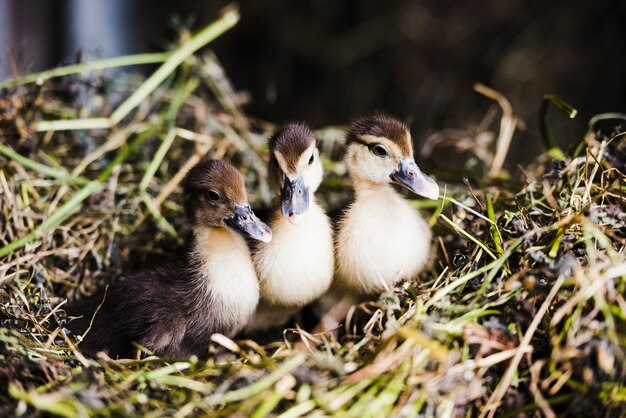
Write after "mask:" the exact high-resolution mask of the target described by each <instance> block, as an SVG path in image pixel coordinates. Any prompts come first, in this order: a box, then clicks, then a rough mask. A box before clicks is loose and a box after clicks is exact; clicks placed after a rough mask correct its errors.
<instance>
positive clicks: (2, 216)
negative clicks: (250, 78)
mask: <svg viewBox="0 0 626 418" xmlns="http://www.w3.org/2000/svg"><path fill="white" fill-rule="evenodd" d="M229 16H230V17H229ZM229 18H232V16H231V15H230V14H227V17H226V18H225V19H229ZM223 20H224V19H222V23H223ZM235 20H236V19H235ZM181 39H183V40H184V42H182V43H181V46H180V47H179V48H177V49H176V50H175V51H174V52H172V53H170V54H165V55H163V54H161V55H158V56H156V55H155V56H149V57H148V58H146V57H145V56H140V58H141V59H140V58H137V60H136V61H133V57H127V58H125V59H126V61H123V62H125V63H128V61H130V63H133V62H136V63H139V62H147V61H149V60H151V59H152V60H157V61H159V62H163V61H165V62H166V63H167V62H169V61H168V60H169V59H170V58H171V57H172V56H176V54H178V53H179V52H180V51H181V50H185V48H187V50H186V51H187V53H186V55H184V54H183V55H184V56H182V57H181V56H179V58H180V59H179V61H178V62H177V63H175V65H173V64H172V66H171V67H168V71H163V72H162V73H161V75H160V76H159V77H157V78H155V77H154V76H152V77H149V78H148V79H147V80H143V79H141V78H138V77H134V76H130V75H129V73H128V72H124V71H121V70H119V69H116V68H113V69H108V70H106V71H105V70H101V69H98V72H95V71H90V72H84V71H79V70H85V69H93V68H103V67H106V65H101V66H100V67H97V66H95V67H93V66H92V67H87V66H85V67H80V66H77V67H76V71H78V72H75V73H74V74H70V75H65V76H64V77H62V78H54V79H50V78H49V77H48V76H49V75H48V76H42V77H43V78H42V77H40V82H39V83H37V84H24V85H13V86H9V87H7V86H6V85H4V86H3V87H4V89H3V90H0V101H1V103H2V104H1V105H0V128H1V129H2V136H1V137H0V167H1V168H0V222H1V223H0V295H1V298H2V304H1V306H0V376H1V377H0V399H1V400H2V403H1V406H0V414H2V415H12V416H17V415H21V414H26V415H29V416H30V415H39V414H42V413H50V414H52V415H60V416H88V415H107V416H110V415H150V416H160V415H167V416H172V415H174V416H187V415H202V414H210V415H215V416H227V415H238V416H254V417H264V416H276V415H280V416H282V417H297V416H304V415H306V416H316V415H317V416H321V415H324V416H326V415H339V416H360V417H364V416H388V415H393V416H416V415H418V414H421V415H423V416H438V417H445V416H493V415H494V414H497V415H498V416H538V415H544V416H548V417H550V416H556V415H571V416H582V415H586V416H619V415H620V414H621V413H622V412H621V411H622V410H624V408H626V387H625V386H624V381H625V380H626V368H625V364H626V362H625V355H626V349H625V347H626V317H625V315H626V300H625V295H626V280H625V277H626V259H625V254H624V244H625V240H626V237H625V234H624V230H625V227H626V225H625V224H626V215H625V208H626V204H625V203H626V202H625V200H624V199H625V193H624V191H625V188H626V183H625V178H626V177H625V174H624V172H625V171H626V169H625V167H626V142H625V141H624V136H623V134H618V133H617V132H611V133H609V134H606V133H605V134H602V133H595V132H594V131H593V130H592V131H591V132H590V134H589V135H587V137H586V138H585V141H584V142H582V143H581V145H580V146H579V147H578V148H577V149H576V150H575V151H573V152H572V153H571V154H570V155H569V157H567V158H566V159H565V160H564V161H558V160H551V159H550V158H549V157H548V156H547V155H543V156H541V157H539V158H538V159H537V161H536V163H535V164H533V165H531V166H530V167H527V168H525V169H524V170H522V176H521V178H519V176H518V175H517V174H511V175H510V176H509V178H513V179H516V178H519V180H503V178H504V177H505V176H504V173H503V172H502V171H501V167H502V164H503V161H504V156H503V154H506V149H505V150H503V149H502V148H501V147H504V146H506V147H508V143H509V142H510V140H511V136H512V135H513V132H512V129H515V126H514V125H515V124H516V123H518V122H519V121H517V120H516V118H515V117H514V115H513V114H512V111H511V109H510V106H509V108H508V111H506V109H505V114H506V115H505V116H506V118H507V119H506V120H505V119H504V118H503V119H502V120H501V121H499V120H497V119H494V118H493V117H492V118H491V119H489V118H487V119H486V121H487V122H485V123H484V124H482V125H481V129H480V130H479V132H475V133H473V134H472V135H470V136H468V137H466V138H463V140H462V143H460V142H457V143H456V145H457V146H461V147H462V148H463V149H465V150H470V152H471V153H473V154H474V155H477V158H478V159H479V160H481V161H483V162H484V163H485V164H486V166H484V172H485V176H484V178H478V179H476V181H475V183H476V184H474V185H473V187H470V184H469V183H467V185H466V186H464V187H460V186H449V187H448V189H447V193H448V195H447V197H446V198H445V199H443V200H442V201H440V202H439V203H438V204H437V206H432V205H431V206H430V207H431V209H432V210H434V213H433V214H432V217H431V221H432V223H433V225H435V232H436V236H437V239H436V241H435V244H434V256H433V259H434V260H435V261H434V263H433V265H432V266H431V268H430V269H429V270H428V271H426V272H424V273H423V274H422V276H421V277H420V278H419V280H417V279H416V280H415V281H412V282H410V283H406V284H405V285H404V286H402V287H400V288H398V289H395V290H394V291H393V292H388V293H386V294H383V295H381V297H380V298H379V299H378V300H377V301H371V302H368V303H365V304H363V305H362V306H359V307H356V308H355V312H354V313H355V315H353V316H352V317H359V318H360V319H359V320H358V321H357V320H351V319H350V320H348V322H347V323H346V324H345V332H344V333H342V336H341V337H339V339H336V338H334V337H333V336H330V335H317V336H309V335H307V334H306V333H305V332H303V331H302V332H301V331H299V330H290V331H288V332H286V334H285V335H286V336H287V338H286V339H285V340H284V341H283V340H281V339H280V338H279V339H278V340H277V341H276V342H275V343H271V344H268V345H265V346H261V345H259V344H257V343H256V342H254V341H251V340H242V341H236V342H234V341H230V340H228V339H225V338H223V337H221V338H220V337H216V338H214V341H212V342H211V352H212V353H213V355H212V356H211V358H210V360H208V361H207V362H200V361H198V360H197V359H159V358H155V357H147V358H142V359H136V360H113V359H110V358H108V357H107V356H105V355H100V356H98V357H97V358H90V357H88V356H86V355H83V354H81V352H80V349H79V348H77V347H80V345H78V346H77V344H76V341H74V340H73V339H71V338H68V337H66V335H65V333H64V331H63V329H61V328H56V327H55V326H54V325H53V324H54V323H55V322H58V321H60V320H62V317H63V314H62V309H63V302H64V301H65V300H66V299H70V300H71V299H73V298H74V297H75V296H76V295H77V294H81V295H84V294H91V293H93V292H94V291H95V290H96V289H97V288H99V287H102V286H103V285H104V284H105V283H109V282H110V281H111V280H114V279H115V278H116V277H117V276H119V275H120V274H121V273H122V272H126V271H129V270H133V269H136V268H139V267H142V266H145V265H148V264H149V263H150V261H151V260H154V259H156V258H160V259H162V258H168V257H175V256H176V254H177V252H178V251H180V247H181V244H182V242H183V241H184V238H185V236H186V233H187V229H186V225H185V222H184V219H183V214H182V208H181V206H180V202H181V200H180V194H179V191H178V188H177V185H178V183H179V182H180V181H181V177H182V175H183V174H184V173H185V172H186V170H188V168H189V167H190V166H192V165H193V164H194V163H195V162H196V161H197V160H198V158H200V156H202V155H204V154H205V153H206V152H208V153H209V154H210V155H213V156H215V157H218V158H227V159H229V160H232V161H234V162H236V164H237V166H238V167H240V168H241V170H242V171H243V172H244V173H245V175H246V178H247V181H248V185H249V189H250V190H255V192H254V193H252V196H251V201H253V202H255V203H256V204H257V206H263V205H265V204H267V203H268V202H269V198H270V196H269V194H268V191H267V189H266V188H265V186H264V185H265V158H266V157H265V154H264V149H265V145H264V142H265V139H266V138H267V135H268V133H269V132H271V130H272V129H273V128H274V127H273V126H271V125H269V124H266V123H263V122H261V121H254V120H250V119H248V118H246V117H245V115H244V114H243V113H242V112H241V110H240V108H239V102H240V97H239V96H238V95H237V94H236V93H235V92H234V90H233V89H232V88H231V87H230V83H229V82H228V80H227V78H226V76H225V75H224V71H223V69H221V67H220V65H219V62H218V61H217V60H216V58H215V57H212V56H211V55H203V56H197V55H196V56H194V55H192V53H193V51H195V49H194V50H193V51H191V50H190V48H188V47H186V45H189V43H190V42H193V40H194V39H195V40H197V39H198V38H197V37H193V38H188V36H187V35H185V36H183V37H181ZM190 39H191V40H190ZM185 40H186V41H185ZM205 41H206V42H208V41H210V39H205ZM206 42H205V43H206ZM196 46H198V45H196ZM199 46H202V45H199ZM199 46H198V47H199ZM196 49H197V48H196ZM157 58H158V59H157ZM115 65H116V63H115V62H114V63H113V64H112V65H111V66H113V67H114V66H115ZM163 65H166V64H163ZM160 68H161V69H162V68H163V67H160ZM158 71H161V70H157V72H158ZM67 72H68V71H65V74H67ZM69 72H71V71H69ZM155 74H156V73H155ZM53 75H54V74H53ZM34 79H35V80H36V78H34ZM151 80H152V81H151ZM25 81H29V80H25ZM146 83H149V84H148V86H147V87H146ZM150 83H151V84H150ZM483 87H484V86H483ZM481 89H482V91H483V92H487V93H488V95H489V97H492V98H494V99H497V100H498V102H499V103H501V104H502V103H505V102H502V99H503V96H501V95H500V94H499V93H497V92H493V91H492V90H489V89H487V90H485V89H484V88H482V87H481ZM136 91H143V93H145V95H144V96H142V98H141V100H136V99H134V101H132V102H130V104H127V103H129V102H128V99H126V97H128V96H129V93H131V92H136ZM209 92H210V94H209ZM133 96H134V94H133V95H130V97H133ZM504 100H505V99H504ZM125 103H126V104H125ZM124 106H126V107H124ZM120 108H122V110H124V109H126V110H125V113H124V112H120V111H119V109H120ZM116 112H117V113H116ZM122 113H124V114H123V115H122ZM110 115H118V116H119V115H122V117H116V118H113V117H111V116H110ZM52 119H59V120H61V122H53V123H50V122H48V121H50V120H52ZM105 120H106V121H107V122H106V123H107V124H108V125H106V126H105V125H98V124H104V122H103V121H105ZM44 121H46V122H44ZM94 121H96V122H94ZM498 122H501V123H502V124H504V123H506V124H507V125H506V126H501V127H500V136H498V135H496V134H495V133H494V132H495V131H497V130H498V127H497V125H498ZM92 123H95V124H96V125H94V126H91V125H90V124H92ZM85 124H86V125H87V127H89V128H90V129H88V130H85V129H75V128H77V127H85ZM494 125H495V126H494ZM503 132H504V134H505V135H504V134H503ZM320 135H321V136H322V137H323V138H324V146H323V154H324V156H325V164H326V167H327V170H328V172H329V176H328V179H327V181H325V183H324V185H323V192H324V193H323V196H324V199H325V201H326V202H327V204H328V205H329V206H330V207H331V208H333V207H335V206H337V205H338V204H339V203H340V202H342V201H345V196H346V193H345V190H346V180H345V177H342V176H341V175H342V173H343V167H342V165H341V164H339V163H337V162H336V161H334V160H333V159H332V158H331V154H332V152H333V149H335V148H336V142H338V141H339V142H340V141H341V135H340V133H339V132H338V131H337V130H336V129H328V130H324V131H321V132H320ZM503 135H504V136H503ZM478 137H482V138H492V140H491V141H486V142H484V143H483V144H482V145H480V143H479V145H480V146H476V145H475V144H476V143H472V140H473V139H476V138H478ZM496 138H498V139H497V140H496ZM468 141H469V142H468ZM492 143H493V144H492ZM503 143H504V144H505V145H501V144H503ZM459 144H460V145H459ZM468 144H474V145H472V146H468ZM495 144H498V146H497V147H496V145H495ZM436 146H437V145H433V147H436ZM557 154H558V153H555V152H551V155H552V156H555V155H557ZM495 156H497V157H496V158H494V157H495ZM557 156H558V155H557ZM494 160H495V164H496V167H495V168H494V166H493V165H492V164H493V162H494ZM487 173H489V175H487ZM415 204H416V205H417V206H422V207H424V206H426V204H425V203H424V202H421V201H416V202H415ZM356 314H358V315H356ZM363 318H364V319H363ZM299 337H302V338H303V339H304V340H305V341H306V342H307V345H306V347H308V348H300V345H295V344H293V342H294V341H296V340H298V339H299Z"/></svg>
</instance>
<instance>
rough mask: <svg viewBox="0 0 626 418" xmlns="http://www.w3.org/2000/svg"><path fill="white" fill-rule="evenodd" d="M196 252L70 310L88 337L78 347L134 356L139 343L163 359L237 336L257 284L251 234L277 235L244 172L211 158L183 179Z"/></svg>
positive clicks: (74, 324)
mask: <svg viewBox="0 0 626 418" xmlns="http://www.w3.org/2000/svg"><path fill="white" fill-rule="evenodd" d="M183 188H184V206H185V212H186V215H187V217H188V219H189V221H190V222H191V224H192V225H193V242H192V245H191V250H190V251H189V253H188V254H187V256H186V258H185V259H184V260H181V261H180V262H179V263H176V264H174V265H168V266H163V267H158V268H155V269H152V270H148V271H145V272H140V273H137V274H134V275H131V276H130V277H127V278H126V279H124V280H122V281H120V282H118V283H116V284H113V285H111V286H109V287H108V289H107V290H106V291H105V293H104V295H100V296H95V297H92V298H90V299H87V300H85V301H82V302H78V303H76V304H74V305H71V306H69V307H68V308H66V311H67V312H68V314H69V315H70V316H77V317H78V318H76V319H73V320H71V321H70V322H69V323H68V324H67V327H68V328H69V329H70V330H72V331H73V332H74V333H76V334H85V333H86V334H85V335H84V339H83V341H82V342H81V343H80V347H81V348H83V349H86V350H87V351H91V352H95V351H107V352H108V353H109V354H111V355H115V356H124V357H126V356H131V355H132V354H133V353H134V352H136V348H135V347H134V345H133V342H136V343H138V344H140V345H142V346H144V347H146V348H147V349H149V350H151V351H153V352H155V353H157V354H158V355H160V356H164V357H188V356H190V355H192V354H195V355H198V356H201V357H204V356H206V354H207V348H208V342H209V337H210V336H211V334H213V333H222V334H225V335H228V336H232V335H234V334H235V333H237V332H238V331H239V330H241V329H242V328H243V327H244V326H245V324H246V323H247V322H248V320H249V319H250V317H251V316H252V314H253V313H254V309H255V308H256V305H257V303H258V300H259V284H258V279H257V276H256V272H255V271H254V265H253V264H252V258H251V255H250V252H249V249H248V246H247V243H246V240H245V239H244V237H243V236H244V235H245V236H249V237H252V238H254V239H257V240H260V241H263V242H269V241H271V238H272V234H271V231H270V229H269V227H268V226H267V225H265V224H264V223H263V222H261V221H260V220H259V219H258V218H257V217H256V216H255V214H254V213H253V212H252V210H251V209H250V206H249V205H248V201H247V194H246V190H245V185H244V181H243V177H242V176H241V174H239V172H238V171H237V170H236V169H235V168H234V167H233V166H231V165H230V164H228V163H225V162H223V161H218V160H209V159H205V160H202V161H201V162H199V163H198V164H197V165H196V166H195V167H193V168H192V169H191V170H190V171H189V173H188V174H187V176H186V177H185V179H184V181H183Z"/></svg>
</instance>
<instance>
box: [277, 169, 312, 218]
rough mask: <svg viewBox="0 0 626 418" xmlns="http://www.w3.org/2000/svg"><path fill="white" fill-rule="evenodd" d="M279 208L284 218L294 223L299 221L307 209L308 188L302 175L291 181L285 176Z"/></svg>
mask: <svg viewBox="0 0 626 418" xmlns="http://www.w3.org/2000/svg"><path fill="white" fill-rule="evenodd" d="M280 208H281V210H282V212H283V215H285V218H287V219H288V220H289V222H291V223H292V224H294V225H295V224H297V223H298V222H300V219H301V218H302V216H303V215H304V214H305V213H306V211H307V210H309V190H308V189H307V188H306V186H305V185H304V180H302V176H300V177H298V178H297V179H296V180H293V181H291V180H289V178H288V177H287V176H285V183H284V184H283V190H282V193H281V196H280Z"/></svg>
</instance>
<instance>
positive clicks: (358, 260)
mask: <svg viewBox="0 0 626 418" xmlns="http://www.w3.org/2000/svg"><path fill="white" fill-rule="evenodd" d="M346 147H347V149H346V155H345V159H344V161H345V164H346V167H347V169H348V172H349V174H350V177H351V179H352V182H353V184H354V190H355V200H354V203H352V205H350V207H349V208H348V210H347V211H346V213H345V215H344V217H343V219H342V220H341V224H340V227H339V231H338V234H337V241H336V251H337V277H336V280H337V282H338V285H339V286H340V287H343V288H344V289H345V290H347V291H348V293H353V294H357V295H372V294H377V293H380V292H382V291H383V290H385V289H388V288H392V287H393V286H394V285H395V284H396V283H397V282H398V281H400V280H401V279H403V278H412V277H415V276H416V275H417V274H418V273H419V272H420V271H421V270H422V269H423V268H424V266H425V264H426V262H427V259H428V255H429V249H430V242H431V232H430V228H429V227H428V224H427V223H426V222H425V221H424V219H422V217H421V216H420V214H419V212H418V211H417V210H416V209H415V208H414V207H413V206H412V205H411V203H410V202H409V201H407V200H406V199H404V198H403V197H402V196H401V195H400V194H399V193H398V192H397V191H396V190H394V188H393V187H392V183H396V184H399V185H401V186H403V187H405V188H407V189H409V190H411V191H412V192H413V193H415V194H418V195H420V196H424V197H427V198H429V199H437V198H438V196H439V186H437V183H435V181H434V180H432V179H431V178H430V177H428V176H426V175H425V174H424V173H422V172H421V171H420V169H419V168H418V167H417V165H416V164H415V160H414V159H413V145H412V141H411V134H410V133H409V130H408V128H407V126H406V125H404V124H403V123H402V122H400V121H398V120H396V119H394V118H392V117H389V116H385V115H374V116H371V117H367V118H364V119H361V120H359V121H357V122H355V123H354V124H353V125H352V128H351V129H350V131H349V132H348V134H347V135H346Z"/></svg>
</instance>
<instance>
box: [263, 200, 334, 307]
mask: <svg viewBox="0 0 626 418" xmlns="http://www.w3.org/2000/svg"><path fill="white" fill-rule="evenodd" d="M272 233H273V238H272V241H271V242H269V243H266V244H265V243H263V244H261V245H260V246H259V248H258V250H257V252H256V253H255V254H254V264H255V267H256V269H257V272H258V275H259V281H260V284H261V300H262V303H268V304H270V305H278V306H280V307H299V306H303V305H305V304H307V303H309V302H311V301H313V300H315V299H316V298H318V297H319V296H320V295H322V294H323V293H324V292H326V290H328V288H329V287H330V284H331V282H332V279H333V272H334V249H333V237H332V228H331V226H330V221H329V219H328V217H327V216H326V214H325V213H324V211H323V210H322V209H321V208H320V207H319V206H317V205H316V204H315V203H314V202H311V205H310V207H309V211H308V212H307V213H306V215H305V216H304V217H303V218H302V220H301V221H300V222H299V223H298V224H297V225H292V224H291V223H289V221H287V219H285V217H284V216H282V214H281V213H280V212H278V213H277V214H276V216H275V218H274V222H273V223H272Z"/></svg>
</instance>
